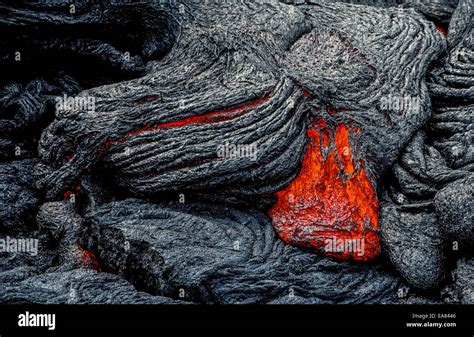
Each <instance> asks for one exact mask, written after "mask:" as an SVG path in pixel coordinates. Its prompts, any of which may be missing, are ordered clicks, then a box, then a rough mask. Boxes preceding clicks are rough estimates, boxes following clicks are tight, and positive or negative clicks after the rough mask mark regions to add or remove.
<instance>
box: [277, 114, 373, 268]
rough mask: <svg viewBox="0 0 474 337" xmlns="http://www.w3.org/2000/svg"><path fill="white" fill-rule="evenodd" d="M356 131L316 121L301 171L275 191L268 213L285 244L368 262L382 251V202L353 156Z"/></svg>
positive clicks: (341, 125) (309, 135)
mask: <svg viewBox="0 0 474 337" xmlns="http://www.w3.org/2000/svg"><path fill="white" fill-rule="evenodd" d="M351 132H354V133H359V132H360V130H358V129H356V128H349V127H347V126H346V125H344V124H339V125H338V126H337V127H336V128H335V130H334V132H333V133H332V134H331V132H330V130H329V128H328V126H327V125H326V123H325V122H324V121H323V120H318V121H316V122H315V123H314V126H313V129H309V130H308V131H307V135H308V138H309V144H308V148H307V150H306V153H305V156H304V159H303V162H302V167H301V171H300V173H299V175H298V176H297V177H296V178H295V179H294V180H293V181H292V182H291V183H290V185H289V186H288V187H286V188H285V189H283V190H281V191H279V192H277V193H276V196H277V197H278V201H277V203H276V204H275V205H274V206H273V208H272V209H271V210H270V211H269V215H270V217H271V218H272V220H273V225H274V227H275V229H276V231H277V232H278V234H279V236H280V237H281V238H282V240H283V241H285V242H286V243H289V244H294V245H298V246H304V247H313V248H316V249H318V250H322V251H323V252H324V253H325V254H326V255H328V256H332V257H335V258H337V259H341V260H347V259H354V260H359V261H366V260H370V259H372V258H374V257H376V256H377V255H378V254H379V252H380V245H379V237H378V234H377V229H378V200H377V196H376V193H375V190H374V188H373V186H372V184H371V183H370V181H369V179H368V177H367V174H366V171H365V169H364V166H363V163H362V162H359V163H358V165H357V164H356V162H354V160H353V158H352V155H351V149H350V144H349V134H350V133H351ZM323 150H324V151H323Z"/></svg>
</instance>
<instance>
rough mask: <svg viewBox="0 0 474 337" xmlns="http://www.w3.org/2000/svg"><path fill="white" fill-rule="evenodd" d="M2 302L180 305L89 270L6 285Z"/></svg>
mask: <svg viewBox="0 0 474 337" xmlns="http://www.w3.org/2000/svg"><path fill="white" fill-rule="evenodd" d="M0 303H11V304H63V303H67V304H179V303H184V302H180V301H174V300H171V299H169V298H164V297H160V296H151V295H149V294H146V293H142V292H137V291H136V290H135V288H134V287H133V286H132V285H131V284H130V283H128V282H127V281H125V280H124V279H123V278H120V277H118V276H116V275H111V274H107V273H97V272H96V271H93V270H90V269H75V270H71V271H68V272H52V273H44V274H41V275H38V276H34V277H30V278H27V279H26V280H24V281H21V282H13V283H8V282H4V283H3V284H2V288H1V289H0Z"/></svg>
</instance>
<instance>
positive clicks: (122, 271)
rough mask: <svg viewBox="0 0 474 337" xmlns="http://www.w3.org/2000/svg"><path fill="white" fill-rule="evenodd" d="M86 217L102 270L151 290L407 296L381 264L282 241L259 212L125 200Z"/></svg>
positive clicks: (216, 295)
mask: <svg viewBox="0 0 474 337" xmlns="http://www.w3.org/2000/svg"><path fill="white" fill-rule="evenodd" d="M86 219H87V222H88V223H89V230H88V233H87V235H86V238H87V239H86V241H87V243H85V246H88V247H89V248H91V249H93V250H94V251H96V252H97V255H98V258H99V259H100V260H101V262H102V263H103V265H104V267H105V268H106V270H108V271H110V272H113V273H118V274H119V275H122V276H123V277H125V278H126V279H127V280H129V281H130V282H132V283H133V284H134V285H135V286H137V288H138V289H142V290H146V291H147V292H151V293H154V294H161V295H164V296H167V297H172V298H183V299H186V300H192V301H197V302H204V303H314V304H317V303H319V304H322V303H402V302H404V301H406V300H407V299H406V298H404V297H403V296H400V293H399V290H400V289H401V288H407V286H406V285H404V283H403V282H401V281H400V280H399V279H397V278H396V277H395V276H393V275H391V274H390V273H387V272H386V271H384V268H383V267H382V266H380V265H377V264H370V267H369V265H361V264H352V263H348V262H342V263H341V262H337V261H333V260H331V259H329V258H321V257H319V256H318V255H316V254H314V253H313V252H303V251H301V250H300V249H298V248H295V247H292V246H287V245H285V244H284V243H283V242H282V241H281V240H279V239H278V238H277V236H276V233H275V232H274V230H273V228H272V226H271V223H270V220H269V219H268V218H267V217H266V216H264V215H263V214H261V213H260V212H258V211H254V210H245V212H243V211H239V210H237V209H233V208H229V207H223V206H213V207H208V205H206V204H189V203H187V204H185V205H181V204H172V203H169V204H165V203H163V204H152V203H147V202H145V201H140V200H137V199H127V200H124V201H121V202H113V203H110V204H106V205H103V206H100V207H98V208H97V210H96V211H95V212H91V213H89V214H88V215H87V216H86ZM412 295H413V294H410V296H412ZM422 301H424V302H425V303H426V301H428V300H427V299H424V300H422Z"/></svg>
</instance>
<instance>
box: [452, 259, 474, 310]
mask: <svg viewBox="0 0 474 337" xmlns="http://www.w3.org/2000/svg"><path fill="white" fill-rule="evenodd" d="M451 275H452V277H453V280H454V283H453V284H452V285H450V286H448V287H447V289H446V291H447V296H448V302H451V303H462V304H474V287H473V283H474V259H473V258H472V257H471V258H462V259H459V260H458V261H457V264H456V267H455V269H454V270H453V271H452V272H451Z"/></svg>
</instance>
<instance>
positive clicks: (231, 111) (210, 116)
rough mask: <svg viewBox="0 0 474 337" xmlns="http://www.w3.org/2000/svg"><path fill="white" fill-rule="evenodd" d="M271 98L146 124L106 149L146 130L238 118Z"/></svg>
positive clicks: (145, 99) (109, 143)
mask: <svg viewBox="0 0 474 337" xmlns="http://www.w3.org/2000/svg"><path fill="white" fill-rule="evenodd" d="M269 99H270V96H268V95H266V96H264V97H262V98H259V99H255V100H253V101H250V102H248V103H244V104H242V105H238V106H235V107H231V108H228V109H222V110H216V111H211V112H208V113H206V114H203V115H198V116H190V117H186V118H183V119H182V120H178V121H174V122H168V123H161V124H157V125H154V126H153V125H146V126H145V127H143V128H141V129H138V130H134V131H131V132H128V133H127V134H126V135H125V137H124V138H123V139H121V140H115V141H108V142H106V144H105V145H104V151H106V150H108V149H109V147H110V145H113V144H123V143H124V142H125V140H126V139H127V138H129V137H133V136H136V135H139V134H141V133H144V132H149V131H157V130H160V129H166V128H173V127H183V126H186V125H190V124H212V123H220V122H225V121H229V120H232V119H235V118H238V117H240V116H243V115H244V114H246V113H247V112H249V111H250V110H252V109H253V108H255V107H257V106H258V105H260V104H262V103H264V102H266V101H268V100H269ZM147 100H150V99H149V98H148V97H145V98H144V99H142V100H140V103H139V104H141V103H142V101H147Z"/></svg>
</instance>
